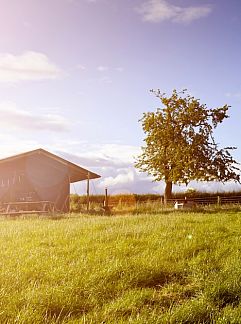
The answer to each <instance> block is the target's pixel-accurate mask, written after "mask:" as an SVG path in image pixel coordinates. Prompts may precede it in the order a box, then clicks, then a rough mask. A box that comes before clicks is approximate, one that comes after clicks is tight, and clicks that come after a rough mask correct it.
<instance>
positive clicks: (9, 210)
mask: <svg viewBox="0 0 241 324" xmlns="http://www.w3.org/2000/svg"><path fill="white" fill-rule="evenodd" d="M54 209H55V206H54V203H53V202H52V201H13V202H6V203H2V204H1V209H0V214H1V215H21V214H45V213H49V212H54Z"/></svg>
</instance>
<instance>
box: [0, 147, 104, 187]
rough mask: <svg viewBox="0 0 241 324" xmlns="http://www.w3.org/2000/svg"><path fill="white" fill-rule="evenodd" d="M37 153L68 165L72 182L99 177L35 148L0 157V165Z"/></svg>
mask: <svg viewBox="0 0 241 324" xmlns="http://www.w3.org/2000/svg"><path fill="white" fill-rule="evenodd" d="M38 154H41V155H44V156H46V157H48V158H50V159H52V160H55V161H57V162H59V163H60V165H63V166H65V167H68V170H69V179H70V182H71V183H73V182H77V181H82V180H87V179H88V178H89V179H96V178H100V175H98V174H96V173H94V172H91V171H89V170H87V169H84V168H82V167H80V166H78V165H77V164H74V163H72V162H70V161H68V160H65V159H63V158H61V157H60V156H58V155H55V154H53V153H50V152H48V151H46V150H44V149H41V148H40V149H36V150H33V151H29V152H25V153H21V154H17V155H13V156H10V157H7V158H4V159H1V160H0V166H1V164H5V163H9V162H13V161H16V160H20V159H24V158H27V157H29V156H34V155H35V156H36V155H38Z"/></svg>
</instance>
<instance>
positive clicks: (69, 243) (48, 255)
mask: <svg viewBox="0 0 241 324" xmlns="http://www.w3.org/2000/svg"><path fill="white" fill-rule="evenodd" d="M240 216H241V213H240V212H239V213H234V212H229V213H217V214H212V215H210V214H202V213H198V214H192V213H190V214H189V213H186V214H183V213H170V214H165V215H164V214H159V215H156V216H150V215H140V216H134V217H133V216H127V215H125V216H123V217H120V216H119V217H114V218H109V217H93V216H91V217H88V216H82V217H74V218H69V217H66V218H65V219H60V220H58V221H57V220H51V219H47V218H45V217H44V218H42V219H34V218H32V219H30V220H28V219H16V220H14V221H13V220H3V219H2V220H1V222H0V244H1V253H0V263H1V268H0V286H1V291H0V292H1V299H0V305H1V309H2V311H1V312H0V323H27V324H28V323H29V324H30V323H69V324H70V323H72V324H74V323H75V324H77V323H78V324H79V323H113V324H116V323H140V324H141V323H147V324H152V323H160V324H162V323H173V324H174V323H176V324H179V323H190V324H191V323H240V316H241V300H240V296H241V269H240V236H241V217H240Z"/></svg>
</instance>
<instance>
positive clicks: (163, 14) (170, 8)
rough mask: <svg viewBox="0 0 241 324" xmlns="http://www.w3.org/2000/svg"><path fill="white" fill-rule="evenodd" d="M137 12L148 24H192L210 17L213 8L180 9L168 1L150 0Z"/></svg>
mask: <svg viewBox="0 0 241 324" xmlns="http://www.w3.org/2000/svg"><path fill="white" fill-rule="evenodd" d="M137 10H138V12H139V13H140V14H141V15H142V18H143V20H144V21H147V22H152V23H158V22H161V21H166V20H170V21H172V22H176V23H190V22H192V21H194V20H197V19H199V18H203V17H206V16H208V15H209V14H210V13H211V11H212V8H211V7H210V6H209V5H201V6H188V7H180V6H176V5H173V4H171V3H169V1H167V0H149V1H146V2H144V3H143V4H142V5H141V6H140V7H139V8H138V9H137Z"/></svg>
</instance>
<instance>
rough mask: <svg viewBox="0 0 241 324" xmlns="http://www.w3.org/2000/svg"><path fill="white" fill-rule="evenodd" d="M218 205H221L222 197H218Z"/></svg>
mask: <svg viewBox="0 0 241 324" xmlns="http://www.w3.org/2000/svg"><path fill="white" fill-rule="evenodd" d="M217 204H218V206H220V205H221V197H220V196H218V197H217Z"/></svg>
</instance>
